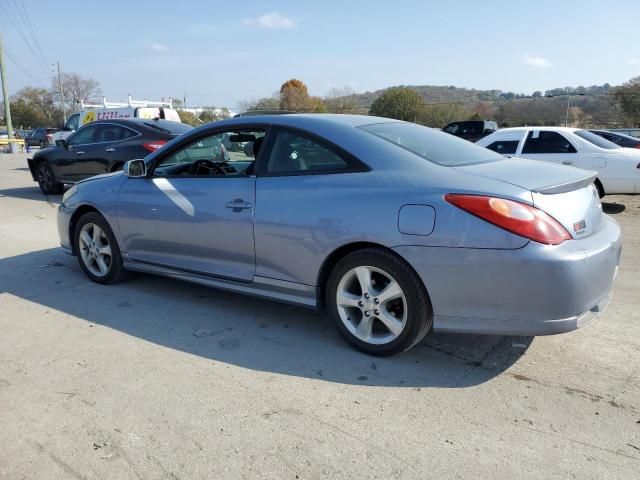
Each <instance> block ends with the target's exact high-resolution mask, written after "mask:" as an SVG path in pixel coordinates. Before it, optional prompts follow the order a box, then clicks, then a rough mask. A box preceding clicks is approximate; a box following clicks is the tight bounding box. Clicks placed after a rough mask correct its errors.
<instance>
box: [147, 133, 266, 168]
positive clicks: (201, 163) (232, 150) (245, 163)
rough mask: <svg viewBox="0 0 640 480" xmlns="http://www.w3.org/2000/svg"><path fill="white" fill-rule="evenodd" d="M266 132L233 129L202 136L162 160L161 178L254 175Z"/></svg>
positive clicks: (160, 163) (158, 165) (157, 166)
mask: <svg viewBox="0 0 640 480" xmlns="http://www.w3.org/2000/svg"><path fill="white" fill-rule="evenodd" d="M264 136H265V130H256V129H253V130H233V131H228V132H221V133H216V134H215V135H210V136H208V137H203V138H200V139H198V140H196V141H195V142H193V143H191V144H189V145H187V146H186V147H183V148H181V149H180V150H178V151H177V152H174V153H173V154H171V155H169V156H168V157H165V158H163V159H161V160H160V161H159V162H158V164H157V165H156V168H155V170H154V175H155V176H159V177H176V176H178V177H183V176H184V177H228V176H245V175H252V174H253V169H254V162H255V157H256V155H257V154H258V152H259V151H260V148H261V146H262V142H263V140H264Z"/></svg>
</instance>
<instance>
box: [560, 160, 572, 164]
mask: <svg viewBox="0 0 640 480" xmlns="http://www.w3.org/2000/svg"><path fill="white" fill-rule="evenodd" d="M562 164H563V165H573V162H570V161H568V160H565V161H564V162H562Z"/></svg>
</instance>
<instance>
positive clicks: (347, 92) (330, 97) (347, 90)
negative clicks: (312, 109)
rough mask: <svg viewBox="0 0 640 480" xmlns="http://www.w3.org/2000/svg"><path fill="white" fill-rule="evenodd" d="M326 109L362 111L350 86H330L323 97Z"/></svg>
mask: <svg viewBox="0 0 640 480" xmlns="http://www.w3.org/2000/svg"><path fill="white" fill-rule="evenodd" d="M324 103H325V105H326V107H327V111H328V112H331V113H351V114H356V113H362V107H361V106H360V104H359V103H358V99H357V98H356V96H355V92H354V91H353V89H352V88H351V87H342V88H336V87H334V88H332V89H331V90H329V93H328V94H327V96H326V97H325V99H324Z"/></svg>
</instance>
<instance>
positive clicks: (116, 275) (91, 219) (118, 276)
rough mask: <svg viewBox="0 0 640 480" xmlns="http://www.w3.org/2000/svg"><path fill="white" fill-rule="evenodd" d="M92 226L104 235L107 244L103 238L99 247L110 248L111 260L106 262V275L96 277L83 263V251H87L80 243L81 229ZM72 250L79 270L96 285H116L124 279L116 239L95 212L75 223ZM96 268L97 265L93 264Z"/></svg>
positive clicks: (86, 214)
mask: <svg viewBox="0 0 640 480" xmlns="http://www.w3.org/2000/svg"><path fill="white" fill-rule="evenodd" d="M92 225H97V226H98V227H99V228H100V230H102V232H103V233H104V237H106V240H107V242H108V243H107V242H104V240H105V239H104V238H103V239H102V243H101V245H102V246H104V245H105V244H107V245H108V246H109V247H110V251H111V253H110V256H111V259H110V261H109V262H108V265H107V266H108V269H107V271H106V273H104V274H101V275H98V274H96V273H94V272H92V271H91V270H90V267H88V266H87V264H86V263H85V256H84V255H83V250H84V251H85V252H87V249H86V248H85V246H84V245H81V243H80V235H81V233H82V232H83V228H84V227H85V226H87V227H88V228H91V226H92ZM73 248H74V252H75V254H76V257H78V263H79V264H80V268H81V269H82V271H83V272H84V273H85V274H86V275H87V277H89V278H90V279H91V280H93V281H94V282H96V283H101V284H112V283H117V282H119V281H121V280H123V279H124V278H125V277H126V271H125V270H124V268H123V267H122V255H120V248H119V247H118V242H117V241H116V237H115V236H114V235H113V231H112V230H111V227H110V226H109V224H108V223H107V221H106V220H105V219H104V217H103V216H102V215H100V214H99V213H97V212H89V213H85V214H84V215H83V216H82V217H80V219H79V220H78V222H77V223H76V227H75V231H74V232H73ZM95 265H96V268H97V263H96V264H95Z"/></svg>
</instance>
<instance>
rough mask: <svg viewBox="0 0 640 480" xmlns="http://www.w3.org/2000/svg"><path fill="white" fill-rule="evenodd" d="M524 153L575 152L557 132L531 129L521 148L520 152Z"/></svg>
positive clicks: (567, 141)
mask: <svg viewBox="0 0 640 480" xmlns="http://www.w3.org/2000/svg"><path fill="white" fill-rule="evenodd" d="M526 153H531V154H537V153H576V149H575V148H574V147H573V145H571V143H570V142H569V140H567V139H566V138H564V136H563V135H560V134H559V133H558V132H545V131H540V130H532V131H530V132H529V135H527V141H526V142H525V144H524V147H523V148H522V154H523V155H524V154H526Z"/></svg>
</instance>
